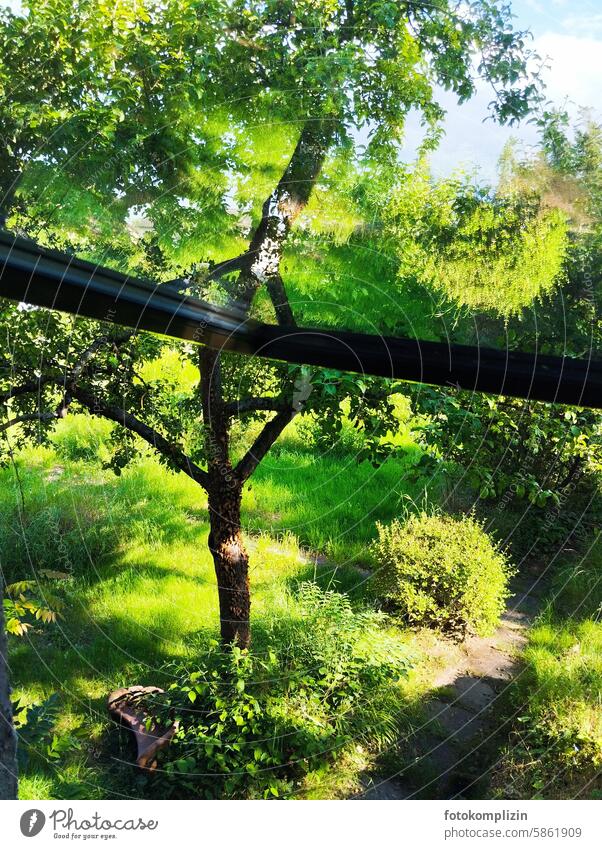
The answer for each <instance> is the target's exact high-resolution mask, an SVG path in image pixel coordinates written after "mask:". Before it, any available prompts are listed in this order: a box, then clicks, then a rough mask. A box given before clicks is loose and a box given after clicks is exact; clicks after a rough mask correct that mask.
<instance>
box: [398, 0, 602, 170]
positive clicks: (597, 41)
mask: <svg viewBox="0 0 602 849" xmlns="http://www.w3.org/2000/svg"><path fill="white" fill-rule="evenodd" d="M511 6H512V9H513V12H514V14H515V16H516V27H517V28H519V29H529V30H530V31H531V32H532V34H533V42H532V47H533V49H534V50H535V51H536V52H537V53H538V54H539V55H540V56H541V57H542V58H544V59H546V60H547V65H548V68H547V69H546V70H545V72H544V75H543V76H544V80H545V82H546V86H547V89H546V97H547V99H548V100H549V101H551V102H553V103H555V104H557V105H564V104H566V105H567V107H568V108H569V110H570V111H571V113H572V114H573V115H574V116H575V117H576V116H577V115H578V112H579V107H587V108H590V109H592V111H593V114H594V116H595V117H597V118H599V119H600V120H602V2H601V0H514V2H511ZM492 99H493V98H492V92H491V90H489V89H488V88H486V87H485V86H480V87H479V91H478V92H477V95H476V96H475V97H474V98H473V99H472V100H471V101H469V102H468V103H466V104H464V105H462V106H458V104H457V101H456V99H455V98H453V97H451V96H450V95H448V94H446V93H445V92H442V95H441V102H442V104H443V106H444V107H445V108H446V110H447V119H446V122H445V130H446V134H445V136H444V138H443V139H442V141H441V144H440V146H439V149H438V150H437V151H436V152H435V153H434V154H433V156H432V160H431V161H432V167H433V171H434V172H435V173H436V174H449V173H451V172H453V171H454V170H456V169H458V168H465V169H469V170H473V169H478V172H479V173H480V175H481V177H482V178H483V179H485V180H487V181H495V177H496V173H497V163H498V160H499V156H500V154H501V152H502V149H503V147H504V145H505V143H506V142H507V141H508V140H509V139H510V138H512V137H514V138H517V139H519V140H520V141H522V142H523V144H524V145H525V146H529V145H533V144H534V143H535V142H536V140H537V133H536V130H535V128H534V127H533V125H532V124H528V123H523V124H521V125H519V126H518V127H516V126H515V127H512V128H508V127H500V126H499V125H496V124H495V123H494V122H493V121H491V120H489V121H484V120H483V119H484V118H485V117H486V116H487V113H488V110H487V106H488V104H489V102H490V101H491V100H492ZM421 137H422V130H421V128H420V125H419V122H418V120H417V119H416V118H415V117H413V118H411V119H410V120H409V122H408V126H407V129H406V145H405V149H404V154H405V155H406V156H407V157H408V158H411V157H412V155H413V152H414V151H415V149H416V146H417V144H418V143H419V141H420V138H421Z"/></svg>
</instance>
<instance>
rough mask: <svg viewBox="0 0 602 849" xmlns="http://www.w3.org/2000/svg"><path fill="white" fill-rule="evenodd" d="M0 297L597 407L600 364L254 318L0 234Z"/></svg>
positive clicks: (382, 371) (281, 355) (232, 343)
mask: <svg viewBox="0 0 602 849" xmlns="http://www.w3.org/2000/svg"><path fill="white" fill-rule="evenodd" d="M0 296H2V297H5V298H9V299H12V300H17V301H24V302H26V303H28V304H32V305H35V306H39V307H49V308H51V309H57V310H62V311H64V312H69V313H73V314H75V315H80V316H85V317H87V318H93V319H99V320H104V321H109V322H112V323H114V324H119V325H124V326H126V327H130V328H134V329H137V330H147V331H150V332H154V333H161V334H164V335H167V336H173V337H175V338H178V339H185V340H191V341H194V342H199V343H202V344H205V345H208V346H210V347H212V348H217V349H224V350H228V351H237V352H239V353H242V354H247V355H254V356H261V357H267V358H270V359H276V360H284V361H285V362H290V363H301V364H306V365H317V366H325V367H329V368H337V369H341V370H345V371H352V372H360V373H365V374H372V375H377V376H381V377H392V378H399V379H403V380H410V381H416V382H419V383H427V384H434V385H437V386H457V387H459V388H462V389H467V390H473V391H476V392H488V393H493V394H496V395H498V394H500V395H511V396H514V397H518V398H525V399H534V400H538V401H549V402H554V403H560V404H571V405H578V406H583V407H594V408H599V409H602V361H600V360H591V359H590V360H587V359H573V358H570V357H555V356H549V355H541V354H537V353H534V354H529V353H522V352H515V351H501V350H496V349H491V348H481V347H473V346H468V345H452V344H445V343H442V342H423V341H420V340H417V339H403V338H397V337H388V336H377V335H369V334H363V333H352V332H348V331H342V330H329V329H319V328H302V327H281V326H274V325H269V324H263V323H261V322H258V321H255V320H253V319H251V318H248V317H245V316H244V315H240V314H238V313H237V312H236V311H233V310H229V309H225V308H222V307H219V306H213V305H211V304H207V303H205V302H204V301H201V300H198V299H197V298H193V297H190V296H187V295H183V294H181V293H180V292H179V291H178V288H177V287H176V286H173V285H170V284H154V283H152V282H150V281H147V280H141V279H136V278H132V277H129V276H128V275H126V274H122V273H120V272H118V271H114V270H112V269H108V268H103V267H101V266H98V265H94V264H92V263H89V262H85V261H84V260H81V259H78V258H76V257H73V256H69V255H67V254H63V253H60V252H58V251H53V250H49V249H47V248H42V247H40V246H39V245H37V244H35V243H34V242H31V241H29V240H27V239H22V238H18V237H15V236H13V235H11V234H9V233H3V232H0Z"/></svg>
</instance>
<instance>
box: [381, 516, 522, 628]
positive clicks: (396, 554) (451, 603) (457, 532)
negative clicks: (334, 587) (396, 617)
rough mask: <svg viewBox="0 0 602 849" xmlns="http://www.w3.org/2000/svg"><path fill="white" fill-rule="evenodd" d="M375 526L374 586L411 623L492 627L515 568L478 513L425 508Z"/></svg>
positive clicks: (498, 614)
mask: <svg viewBox="0 0 602 849" xmlns="http://www.w3.org/2000/svg"><path fill="white" fill-rule="evenodd" d="M377 529H378V539H377V540H376V541H375V542H374V543H373V545H372V553H373V554H374V556H375V559H376V561H377V564H378V567H379V568H378V570H377V573H376V575H375V587H376V590H377V592H378V594H379V595H380V597H381V598H382V599H383V600H386V601H387V602H388V603H389V604H391V605H392V606H393V607H395V608H396V609H397V610H398V611H399V613H400V615H401V616H402V618H403V619H404V620H405V621H406V622H407V623H408V624H410V625H415V626H428V627H431V628H438V629H440V630H442V631H444V632H447V633H454V634H458V635H462V636H465V635H466V634H468V633H472V634H478V635H485V634H488V633H491V632H492V631H493V630H494V628H495V627H496V625H497V623H498V622H499V618H500V615H501V613H502V612H503V610H504V606H505V602H506V599H507V597H508V595H509V592H508V579H509V578H510V577H511V575H512V571H511V569H510V567H509V564H508V560H507V558H506V556H505V554H504V553H503V552H502V551H501V550H500V548H499V546H498V545H497V544H496V543H495V542H493V541H492V540H491V539H490V537H489V536H488V535H487V533H486V532H485V530H484V529H483V526H482V525H481V524H480V523H479V522H478V521H477V520H476V519H475V518H473V517H472V516H466V517H463V518H461V519H455V518H452V517H451V516H442V515H441V516H440V515H428V514H426V513H421V514H419V515H415V516H411V517H410V518H409V519H408V520H407V521H405V522H400V521H398V520H394V521H393V522H392V523H391V524H390V525H387V526H385V525H381V524H380V523H378V524H377Z"/></svg>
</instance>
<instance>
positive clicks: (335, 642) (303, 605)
mask: <svg viewBox="0 0 602 849" xmlns="http://www.w3.org/2000/svg"><path fill="white" fill-rule="evenodd" d="M296 610H297V616H296V617H295V618H294V619H293V620H289V621H287V622H286V623H282V622H281V623H277V622H274V623H273V629H271V632H270V638H269V644H268V645H267V646H266V647H265V650H264V651H262V652H261V653H259V652H255V653H251V652H249V651H241V650H240V649H239V648H237V647H236V646H234V647H232V648H231V650H229V651H223V650H222V649H221V648H219V647H218V645H217V643H215V644H214V645H212V647H211V648H210V650H209V651H208V652H207V653H206V654H205V656H204V657H203V659H202V661H201V663H200V664H199V667H198V668H197V669H195V670H194V671H186V672H184V673H183V674H180V675H179V677H178V680H177V681H176V682H174V683H173V684H172V685H171V687H170V688H169V689H168V690H167V692H166V693H164V694H160V695H158V696H156V697H155V698H154V700H153V701H152V702H151V704H150V710H151V716H152V717H153V718H152V719H151V720H150V722H153V721H156V722H158V723H160V724H161V725H166V724H171V723H176V725H177V731H176V734H175V736H174V738H173V740H172V742H171V745H170V747H169V749H168V750H167V751H166V752H165V753H164V754H163V758H164V761H165V762H164V763H163V764H162V767H163V769H164V770H165V773H166V774H167V776H168V777H169V779H170V782H171V792H172V793H173V794H174V795H176V794H177V795H179V796H181V795H183V794H185V795H191V796H200V797H202V798H240V797H247V798H275V797H291V796H293V795H295V794H297V793H300V792H302V790H301V788H302V784H303V779H304V777H305V776H307V774H308V773H310V772H312V771H315V770H319V769H321V768H323V767H324V766H325V765H326V764H329V763H332V762H333V761H334V760H335V759H336V757H337V756H338V755H340V754H341V753H343V752H344V751H345V750H346V748H348V747H349V746H350V745H351V744H357V743H363V744H364V745H369V746H374V745H375V741H376V745H377V746H378V745H381V744H385V743H389V744H390V743H392V742H393V740H394V739H395V737H396V734H397V732H398V727H399V708H398V704H397V702H398V700H399V688H398V684H399V681H400V678H401V677H402V676H403V675H405V673H406V671H407V668H408V658H407V656H406V653H405V651H404V650H403V649H402V648H401V647H400V644H399V641H398V640H395V639H394V638H393V637H389V636H388V635H387V634H386V632H383V630H382V629H383V625H384V624H385V621H386V619H385V617H384V616H383V615H382V614H380V613H378V612H376V611H373V610H369V609H362V610H359V611H355V610H353V608H352V606H351V604H350V602H349V600H348V599H347V597H346V596H344V595H341V594H339V593H335V592H329V591H322V590H320V589H319V588H318V587H317V586H316V585H313V584H308V583H306V584H302V585H301V586H300V588H299V590H298V605H297V606H296ZM165 773H163V774H165ZM162 780H163V779H162ZM161 792H165V788H164V786H163V787H162V791H161Z"/></svg>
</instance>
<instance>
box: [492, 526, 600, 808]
mask: <svg viewBox="0 0 602 849" xmlns="http://www.w3.org/2000/svg"><path fill="white" fill-rule="evenodd" d="M601 554H602V552H601V548H600V543H599V541H598V542H597V543H596V544H595V545H594V546H593V547H592V549H591V550H590V551H589V552H588V553H587V554H586V555H585V556H583V557H582V558H579V561H578V562H575V563H572V564H571V563H566V564H563V565H562V566H561V568H560V569H559V570H558V571H557V573H556V574H555V575H554V580H553V593H552V598H551V601H550V604H549V606H548V608H547V609H546V610H545V611H544V613H543V614H542V615H541V616H540V617H539V619H538V620H537V622H536V623H535V625H534V627H533V628H532V629H531V631H530V633H529V642H528V645H527V647H526V649H525V651H524V653H523V655H522V661H523V664H524V671H523V672H522V674H521V675H520V676H519V677H518V679H517V680H516V682H515V684H514V687H513V689H512V699H511V705H510V708H511V712H512V715H513V716H514V717H517V719H515V721H514V727H513V733H512V735H511V738H510V745H509V746H508V747H507V748H506V749H505V751H504V753H503V757H502V760H501V765H500V767H501V768H500V770H499V772H498V777H497V779H496V781H495V783H494V788H495V793H496V794H497V795H499V796H501V797H502V798H509V797H511V798H532V797H535V798H562V799H572V798H588V797H591V798H599V796H600V793H601V792H602V782H601V781H600V768H601V767H602V713H601V711H600V694H601V693H602V662H601V657H602V623H601V622H600V610H601V608H602V556H601Z"/></svg>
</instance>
